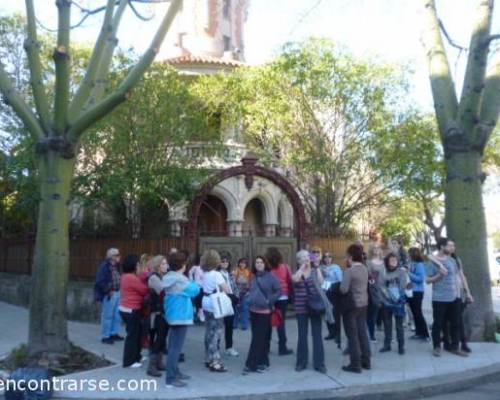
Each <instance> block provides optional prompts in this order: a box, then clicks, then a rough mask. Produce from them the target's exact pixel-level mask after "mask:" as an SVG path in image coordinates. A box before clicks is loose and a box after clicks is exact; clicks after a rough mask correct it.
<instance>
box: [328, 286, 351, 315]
mask: <svg viewBox="0 0 500 400" xmlns="http://www.w3.org/2000/svg"><path fill="white" fill-rule="evenodd" d="M329 296H330V297H331V299H332V302H333V304H334V306H335V308H336V310H337V312H338V313H339V314H345V313H347V312H348V311H351V310H353V309H355V308H356V303H355V302H354V296H353V295H352V292H351V291H349V292H347V293H342V292H341V291H340V282H337V283H334V284H333V285H332V286H330V289H329Z"/></svg>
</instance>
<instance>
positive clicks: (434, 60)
mask: <svg viewBox="0 0 500 400" xmlns="http://www.w3.org/2000/svg"><path fill="white" fill-rule="evenodd" d="M423 2H424V15H425V18H426V20H427V21H426V23H425V27H426V29H425V31H424V37H423V44H424V47H425V50H426V52H427V59H428V62H429V70H430V80H431V87H432V95H433V98H434V107H435V109H436V116H437V120H438V124H439V128H440V129H439V131H440V133H441V139H442V140H443V141H444V135H445V134H446V132H447V130H448V128H449V126H448V122H449V121H454V120H455V118H456V116H457V111H458V100H457V94H456V92H455V85H454V83H453V79H452V77H451V72H450V65H449V63H448V58H447V57H446V51H445V49H444V45H443V40H442V38H441V32H440V26H439V20H438V17H437V12H436V5H435V2H434V0H423Z"/></svg>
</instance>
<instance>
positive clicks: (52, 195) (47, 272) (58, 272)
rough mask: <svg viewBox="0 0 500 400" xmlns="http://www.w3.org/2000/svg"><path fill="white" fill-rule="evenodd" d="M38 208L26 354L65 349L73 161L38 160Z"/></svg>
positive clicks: (48, 156) (43, 157) (57, 158)
mask: <svg viewBox="0 0 500 400" xmlns="http://www.w3.org/2000/svg"><path fill="white" fill-rule="evenodd" d="M38 163H39V174H40V195H41V199H40V208H39V214H38V225H37V226H38V228H37V234H36V245H35V256H34V266H33V267H34V268H33V275H32V279H33V281H32V290H31V296H30V299H31V301H30V324H29V353H30V354H37V353H39V352H41V351H44V352H49V353H62V352H66V351H67V350H68V349H69V341H68V330H67V324H66V292H67V284H68V275H69V274H68V272H69V233H68V226H69V212H68V204H69V196H70V190H71V180H72V177H73V172H74V167H75V160H74V159H64V158H62V157H61V156H60V155H59V154H58V153H55V152H51V151H49V152H47V153H45V154H42V155H40V156H39V158H38Z"/></svg>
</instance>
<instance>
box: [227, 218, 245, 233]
mask: <svg viewBox="0 0 500 400" xmlns="http://www.w3.org/2000/svg"><path fill="white" fill-rule="evenodd" d="M227 232H228V236H230V237H241V236H243V221H227Z"/></svg>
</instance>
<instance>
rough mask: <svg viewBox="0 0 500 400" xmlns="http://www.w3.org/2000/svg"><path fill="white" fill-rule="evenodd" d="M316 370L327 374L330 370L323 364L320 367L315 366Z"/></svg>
mask: <svg viewBox="0 0 500 400" xmlns="http://www.w3.org/2000/svg"><path fill="white" fill-rule="evenodd" d="M314 369H315V370H316V371H318V372H319V373H320V374H326V373H327V372H328V370H327V369H326V367H325V366H324V365H323V366H322V367H319V368H314Z"/></svg>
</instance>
